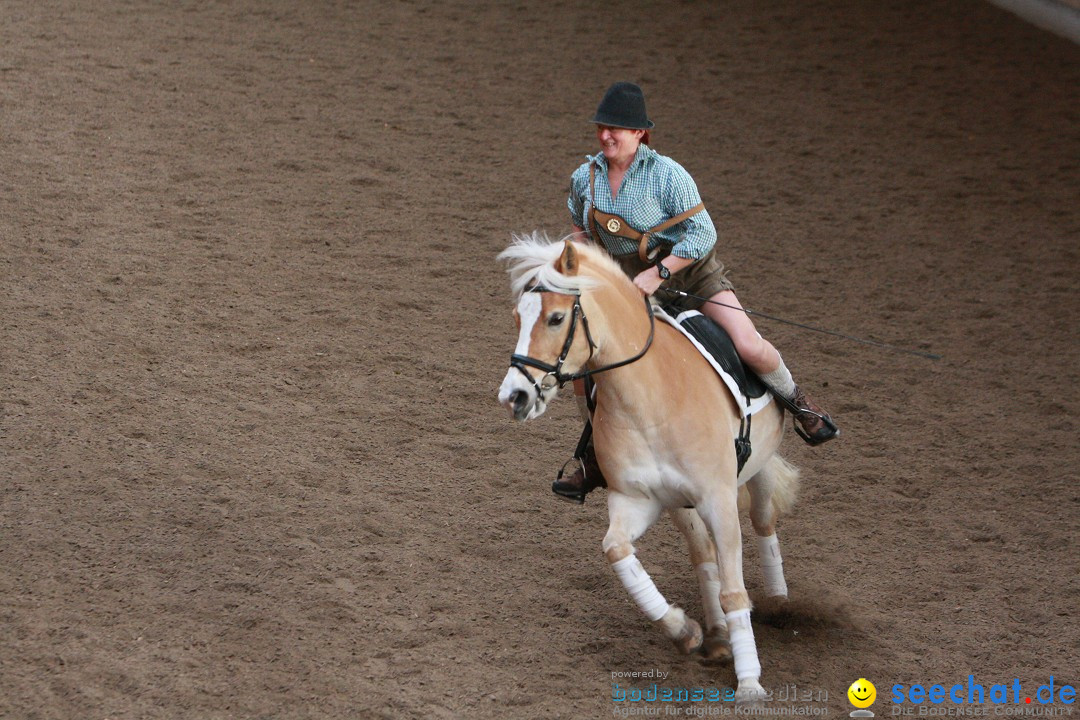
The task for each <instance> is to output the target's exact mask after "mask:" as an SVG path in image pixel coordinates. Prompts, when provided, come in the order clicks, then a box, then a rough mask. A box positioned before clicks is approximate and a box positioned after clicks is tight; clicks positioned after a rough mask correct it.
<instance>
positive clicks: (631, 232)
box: [589, 162, 705, 263]
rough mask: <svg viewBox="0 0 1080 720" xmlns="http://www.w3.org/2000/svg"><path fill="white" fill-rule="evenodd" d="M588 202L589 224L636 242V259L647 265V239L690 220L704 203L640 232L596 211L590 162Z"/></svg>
mask: <svg viewBox="0 0 1080 720" xmlns="http://www.w3.org/2000/svg"><path fill="white" fill-rule="evenodd" d="M589 200H590V202H591V207H590V208H589V222H590V223H594V224H596V226H597V227H603V228H604V229H605V230H607V231H608V232H609V233H611V234H612V235H616V236H618V237H622V238H626V239H627V240H636V241H637V243H638V257H639V258H640V259H641V262H643V263H647V262H649V261H650V260H651V258H650V257H649V254H648V250H649V238H650V236H652V234H653V233H658V232H663V231H664V230H667V229H668V228H669V227H672V226H674V225H678V224H679V223H681V222H682V221H683V220H687V219H689V218H692V217H693V216H694V215H697V214H698V213H699V212H701V211H702V210H704V209H705V203H703V202H700V203H698V204H697V205H695V206H694V207H692V208H690V209H689V210H687V211H685V212H681V213H679V214H678V215H676V216H675V217H673V218H670V219H669V220H666V221H665V222H662V223H660V224H659V225H657V226H656V227H652V228H649V229H648V230H646V231H645V232H640V231H639V230H638V229H637V228H635V227H634V226H632V225H631V224H630V223H628V222H626V220H625V218H623V217H621V216H619V215H615V214H614V213H606V212H601V211H600V210H597V209H596V165H595V164H594V163H591V162H590V163H589ZM601 223H602V224H601ZM592 230H593V229H592V227H591V226H590V227H589V233H590V234H592ZM597 240H599V238H597Z"/></svg>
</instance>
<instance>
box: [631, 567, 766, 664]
mask: <svg viewBox="0 0 1080 720" xmlns="http://www.w3.org/2000/svg"><path fill="white" fill-rule="evenodd" d="M611 568H612V569H613V570H614V571H615V574H616V575H618V576H619V580H620V581H622V584H623V587H624V588H626V591H627V592H628V593H630V597H632V598H634V602H636V603H637V606H638V607H639V608H640V609H641V612H643V613H645V617H647V618H649V619H650V620H652V621H653V622H656V621H657V620H659V619H660V618H662V617H664V615H666V614H667V611H668V608H669V607H670V606H669V605H668V602H667V600H665V599H664V596H663V595H661V594H660V591H659V590H657V589H656V583H654V582H653V581H652V578H651V577H649V573H647V572H645V568H643V567H642V566H641V562H640V561H639V560H638V559H637V555H627V556H626V557H624V558H623V559H622V560H619V561H618V562H614V563H612V564H611ZM753 642H754V639H753V637H751V638H750V643H751V645H753Z"/></svg>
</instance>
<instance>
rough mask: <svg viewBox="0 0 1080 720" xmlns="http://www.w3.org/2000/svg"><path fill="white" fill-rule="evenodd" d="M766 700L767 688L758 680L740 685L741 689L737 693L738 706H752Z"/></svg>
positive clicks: (736, 702)
mask: <svg viewBox="0 0 1080 720" xmlns="http://www.w3.org/2000/svg"><path fill="white" fill-rule="evenodd" d="M764 699H765V688H763V687H761V683H759V682H757V681H756V680H748V681H746V682H741V683H739V689H738V690H736V691H735V704H736V705H750V704H752V703H758V702H761V701H762V700H764Z"/></svg>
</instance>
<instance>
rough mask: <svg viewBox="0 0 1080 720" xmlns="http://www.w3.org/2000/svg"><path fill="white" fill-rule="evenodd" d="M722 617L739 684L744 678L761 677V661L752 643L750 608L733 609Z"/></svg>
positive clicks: (752, 629) (752, 630) (752, 632)
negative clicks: (725, 625)
mask: <svg viewBox="0 0 1080 720" xmlns="http://www.w3.org/2000/svg"><path fill="white" fill-rule="evenodd" d="M724 617H725V619H726V620H727V630H728V638H729V639H730V640H731V654H732V655H733V656H734V657H735V677H737V678H738V679H739V683H740V684H741V683H742V682H743V681H744V680H754V681H757V679H758V678H759V677H761V663H760V662H758V656H757V645H755V644H754V628H753V627H751V626H750V609H749V608H747V609H745V610H733V611H732V612H729V613H728V614H727V615H725V616H724Z"/></svg>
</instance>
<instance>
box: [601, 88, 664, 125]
mask: <svg viewBox="0 0 1080 720" xmlns="http://www.w3.org/2000/svg"><path fill="white" fill-rule="evenodd" d="M593 122H594V123H596V124H597V125H610V126H611V127H618V128H627V129H628V130H648V129H650V128H652V127H653V121H652V120H650V119H649V116H648V115H647V114H646V113H645V93H643V92H641V88H639V87H638V86H637V85H635V84H634V83H628V82H618V83H615V84H614V85H612V86H611V87H609V88H608V89H607V92H606V93H604V99H603V100H601V101H600V106H599V107H597V108H596V117H594V118H593Z"/></svg>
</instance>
